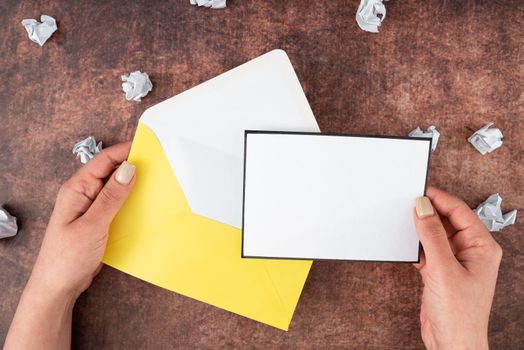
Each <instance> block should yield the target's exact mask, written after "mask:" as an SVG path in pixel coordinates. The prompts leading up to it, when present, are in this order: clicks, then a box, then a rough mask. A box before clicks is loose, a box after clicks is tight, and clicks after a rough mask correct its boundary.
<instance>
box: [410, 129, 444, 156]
mask: <svg viewBox="0 0 524 350" xmlns="http://www.w3.org/2000/svg"><path fill="white" fill-rule="evenodd" d="M408 136H410V137H425V138H428V139H431V151H432V152H433V151H435V150H436V149H437V144H438V139H439V138H440V133H439V132H438V130H437V128H436V127H435V125H431V126H430V127H429V128H428V129H427V130H426V131H422V129H421V128H420V127H418V126H417V128H416V129H413V130H411V131H410V132H409V134H408Z"/></svg>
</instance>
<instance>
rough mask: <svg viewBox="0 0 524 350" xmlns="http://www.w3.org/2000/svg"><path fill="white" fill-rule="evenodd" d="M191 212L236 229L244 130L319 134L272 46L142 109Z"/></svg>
mask: <svg viewBox="0 0 524 350" xmlns="http://www.w3.org/2000/svg"><path fill="white" fill-rule="evenodd" d="M140 121H141V122H142V123H144V124H146V125H147V126H148V127H149V128H150V129H151V130H152V131H153V132H154V133H155V135H156V136H157V137H158V139H159V142H160V144H161V145H162V148H163V150H164V152H165V153H166V156H167V159H168V161H169V163H170V164H171V167H172V168H173V172H174V174H175V176H176V178H177V180H178V182H179V184H180V186H181V188H182V191H183V192H184V196H185V197H186V199H187V201H188V204H189V206H190V208H191V211H192V212H193V213H195V214H198V215H202V216H205V217H207V218H210V219H213V220H216V221H219V222H221V223H225V224H227V225H231V226H233V227H237V228H240V226H241V219H242V186H243V184H242V176H243V152H244V130H247V129H252V130H283V131H309V132H317V131H319V128H318V125H317V122H316V120H315V117H314V116H313V112H312V111H311V108H310V107H309V104H308V102H307V99H306V96H305V95H304V92H303V90H302V87H301V86H300V82H299V81H298V78H297V76H296V74H295V72H294V70H293V67H292V65H291V62H290V61H289V58H288V57H287V55H286V53H285V52H284V51H282V50H274V51H271V52H269V53H267V54H264V55H262V56H260V57H258V58H256V59H254V60H252V61H249V62H247V63H245V64H243V65H241V66H239V67H237V68H234V69H232V70H230V71H228V72H226V73H224V74H222V75H219V76H217V77H216V78H213V79H211V80H209V81H207V82H205V83H203V84H201V85H198V86H196V87H194V88H192V89H190V90H187V91H185V92H183V93H181V94H179V95H177V96H175V97H172V98H170V99H168V100H166V101H164V102H162V103H160V104H158V105H156V106H153V107H151V108H150V109H148V110H147V111H145V113H144V115H143V116H142V117H141V119H140Z"/></svg>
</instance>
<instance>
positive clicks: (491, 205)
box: [475, 193, 517, 231]
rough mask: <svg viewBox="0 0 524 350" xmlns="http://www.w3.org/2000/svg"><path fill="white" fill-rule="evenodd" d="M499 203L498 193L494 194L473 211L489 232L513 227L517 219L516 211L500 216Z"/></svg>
mask: <svg viewBox="0 0 524 350" xmlns="http://www.w3.org/2000/svg"><path fill="white" fill-rule="evenodd" d="M501 203H502V198H501V197H500V196H499V194H498V193H495V194H492V195H491V196H489V197H488V199H486V200H485V201H484V202H482V203H481V204H480V205H479V206H478V207H477V209H475V214H477V216H478V217H479V219H480V221H482V223H483V224H484V226H486V228H487V229H488V230H490V231H500V230H502V229H503V228H504V227H506V226H508V225H513V224H514V223H515V220H516V219H517V210H512V211H510V212H507V213H506V214H504V215H502V210H501V209H500V204H501Z"/></svg>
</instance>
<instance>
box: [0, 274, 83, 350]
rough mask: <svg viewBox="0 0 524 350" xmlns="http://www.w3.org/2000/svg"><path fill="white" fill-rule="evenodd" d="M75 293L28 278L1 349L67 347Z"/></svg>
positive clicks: (69, 342) (69, 340) (69, 339)
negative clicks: (56, 288) (62, 290)
mask: <svg viewBox="0 0 524 350" xmlns="http://www.w3.org/2000/svg"><path fill="white" fill-rule="evenodd" d="M75 301H76V297H75V296H74V295H72V294H70V293H67V292H61V291H57V290H53V288H48V287H46V286H45V285H43V284H42V283H41V282H39V281H35V280H32V279H29V282H28V283H27V286H26V288H25V289H24V292H23V293H22V297H21V298H20V303H19V304H18V308H17V310H16V313H15V316H14V319H13V322H12V324H11V327H10V328H9V332H8V334H7V338H6V342H5V346H4V350H15V349H16V350H20V349H21V350H24V349H70V348H71V323H72V315H73V306H74V304H75Z"/></svg>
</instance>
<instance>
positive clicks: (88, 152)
mask: <svg viewBox="0 0 524 350" xmlns="http://www.w3.org/2000/svg"><path fill="white" fill-rule="evenodd" d="M101 150H102V141H100V142H99V143H98V145H97V144H96V140H95V138H94V137H93V136H89V137H88V138H86V139H85V140H82V141H80V142H78V143H77V144H76V145H74V146H73V154H75V155H76V156H77V158H80V161H81V162H82V164H85V163H87V162H88V161H90V160H91V159H92V158H93V157H94V156H95V154H97V153H98V152H100V151H101Z"/></svg>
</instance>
